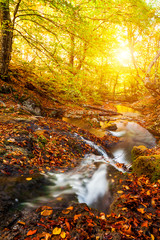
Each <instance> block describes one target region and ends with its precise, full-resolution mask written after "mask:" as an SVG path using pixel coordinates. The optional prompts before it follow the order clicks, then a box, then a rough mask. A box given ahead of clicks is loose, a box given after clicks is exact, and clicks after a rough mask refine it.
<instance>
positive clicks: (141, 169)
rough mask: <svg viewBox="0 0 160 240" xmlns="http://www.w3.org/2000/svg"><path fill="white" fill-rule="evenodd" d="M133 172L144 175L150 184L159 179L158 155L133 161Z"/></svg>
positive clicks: (159, 156)
mask: <svg viewBox="0 0 160 240" xmlns="http://www.w3.org/2000/svg"><path fill="white" fill-rule="evenodd" d="M132 167H133V172H134V173H136V174H137V175H138V176H141V175H146V176H147V177H148V178H149V179H151V181H152V182H156V181H157V180H158V179H160V155H151V156H139V157H138V158H136V159H134V161H133V165H132Z"/></svg>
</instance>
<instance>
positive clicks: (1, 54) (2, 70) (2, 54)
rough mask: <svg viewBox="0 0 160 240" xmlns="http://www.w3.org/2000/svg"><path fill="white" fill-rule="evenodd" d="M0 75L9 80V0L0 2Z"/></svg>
mask: <svg viewBox="0 0 160 240" xmlns="http://www.w3.org/2000/svg"><path fill="white" fill-rule="evenodd" d="M0 24H1V33H0V34H1V35H0V77H1V78H2V79H3V80H5V81H9V76H8V67H9V63H10V60H11V52H12V39H13V26H12V22H11V17H10V11H9V0H6V1H3V2H0Z"/></svg>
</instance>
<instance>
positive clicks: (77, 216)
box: [74, 214, 82, 221]
mask: <svg viewBox="0 0 160 240" xmlns="http://www.w3.org/2000/svg"><path fill="white" fill-rule="evenodd" d="M81 215H82V214H77V215H74V221H76V220H77V219H78V218H79V217H80V216H81Z"/></svg>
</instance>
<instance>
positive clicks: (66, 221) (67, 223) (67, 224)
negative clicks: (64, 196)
mask: <svg viewBox="0 0 160 240" xmlns="http://www.w3.org/2000/svg"><path fill="white" fill-rule="evenodd" d="M65 224H66V226H67V228H68V230H69V231H70V230H71V226H70V224H69V222H68V220H67V219H65Z"/></svg>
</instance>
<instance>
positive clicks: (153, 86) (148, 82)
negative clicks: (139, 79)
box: [144, 50, 160, 95]
mask: <svg viewBox="0 0 160 240" xmlns="http://www.w3.org/2000/svg"><path fill="white" fill-rule="evenodd" d="M159 57H160V50H159V51H158V52H157V54H156V56H155V57H154V59H153V61H152V62H151V63H150V64H149V66H148V69H147V71H146V76H145V80H144V85H145V87H146V88H147V89H148V90H149V91H151V92H153V93H154V94H156V95H160V90H159V86H158V84H156V83H155V82H154V81H153V82H152V81H151V79H150V72H151V69H152V67H153V66H154V65H155V64H156V62H157V60H158V59H159Z"/></svg>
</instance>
